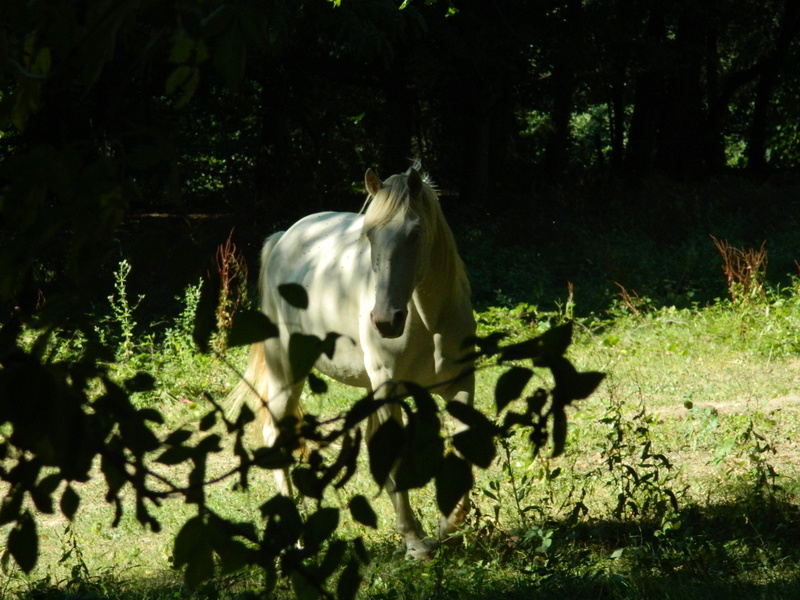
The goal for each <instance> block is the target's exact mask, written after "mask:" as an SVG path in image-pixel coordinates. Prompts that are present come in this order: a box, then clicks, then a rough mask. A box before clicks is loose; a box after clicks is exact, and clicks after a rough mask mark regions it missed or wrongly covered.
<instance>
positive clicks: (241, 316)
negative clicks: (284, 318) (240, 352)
mask: <svg viewBox="0 0 800 600" xmlns="http://www.w3.org/2000/svg"><path fill="white" fill-rule="evenodd" d="M274 337H278V327H277V326H276V325H275V324H274V323H273V322H272V321H270V319H269V317H268V316H267V315H265V314H264V313H262V312H261V311H258V310H240V311H237V312H236V313H234V315H233V321H232V322H231V328H230V331H229V332H228V340H227V345H228V347H229V348H233V347H235V346H249V345H251V344H256V343H258V342H263V341H264V340H266V339H269V338H274Z"/></svg>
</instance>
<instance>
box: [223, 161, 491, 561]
mask: <svg viewBox="0 0 800 600" xmlns="http://www.w3.org/2000/svg"><path fill="white" fill-rule="evenodd" d="M365 182H366V188H367V192H368V197H367V202H366V203H365V205H364V208H363V209H362V211H361V213H359V214H355V213H347V212H323V213H318V214H314V215H310V216H308V217H305V218H303V219H301V220H300V221H298V222H297V223H295V224H294V225H293V226H292V227H290V228H289V229H288V230H287V231H285V232H280V233H276V234H274V235H272V236H270V237H269V238H268V239H267V241H266V243H265V244H264V248H263V250H262V253H261V270H260V276H259V290H260V293H261V310H262V311H263V312H264V314H266V315H267V316H268V317H269V318H270V320H271V321H272V322H273V323H275V324H276V325H277V326H278V329H279V332H280V335H279V336H278V337H274V338H270V339H267V340H265V341H264V342H263V343H257V344H255V345H254V346H253V347H252V348H251V351H250V359H249V364H248V367H247V370H246V372H245V375H244V380H243V381H242V382H241V383H240V385H239V386H238V389H237V390H234V392H233V393H232V396H233V397H234V401H235V402H237V403H238V402H241V400H242V399H243V398H245V399H248V402H249V403H250V404H251V405H253V406H255V407H256V408H257V409H258V410H260V411H261V413H262V420H261V422H263V423H264V426H263V429H262V433H263V436H264V442H265V443H266V444H267V445H272V444H273V443H274V442H275V440H276V438H277V435H278V431H279V430H278V428H277V426H276V424H277V423H279V422H280V421H281V420H282V419H283V418H284V417H285V416H287V415H292V414H297V411H298V408H299V407H298V403H299V399H300V394H301V391H302V389H303V385H304V384H305V377H301V378H300V379H298V377H296V376H295V375H294V374H293V373H292V372H291V371H292V368H291V364H290V361H289V348H288V346H289V338H290V336H291V335H292V334H294V333H303V334H313V335H315V336H318V337H319V338H323V339H324V338H325V337H326V336H327V334H329V333H331V332H335V333H337V334H340V337H339V338H338V339H337V341H336V345H335V349H334V352H333V356H332V358H331V357H328V356H327V355H325V354H323V355H322V356H321V357H320V359H319V360H318V361H317V363H316V364H315V368H316V369H317V370H319V371H320V372H322V373H324V374H326V375H328V376H330V377H332V378H333V379H336V380H338V381H340V382H342V383H345V384H347V385H351V386H356V387H362V388H366V389H367V390H369V391H370V392H373V393H374V395H375V398H376V399H381V398H386V397H387V396H388V395H389V394H390V393H392V394H396V393H397V386H395V385H391V384H399V383H401V382H403V381H410V382H414V383H416V384H418V385H421V386H424V387H427V388H429V389H431V390H432V391H434V392H435V393H437V394H439V395H440V396H442V397H443V398H444V399H445V400H458V401H461V402H464V403H467V404H470V405H471V404H472V400H473V393H474V387H475V381H474V376H473V373H472V365H471V364H469V363H465V362H464V361H463V360H462V358H463V357H464V356H465V354H467V353H468V352H470V351H471V350H472V348H470V347H466V348H465V346H464V345H463V343H464V341H465V340H467V339H469V338H470V337H472V336H474V334H475V321H474V317H473V312H472V305H471V302H470V288H469V282H468V280H467V275H466V271H465V268H464V264H463V262H462V261H461V258H460V257H459V256H458V254H457V251H456V245H455V242H454V239H453V234H452V232H451V231H450V228H449V227H448V225H447V223H446V222H445V220H444V215H443V214H442V210H441V208H440V206H439V201H438V198H437V196H436V193H435V191H434V189H433V188H432V187H431V185H430V184H429V183H428V182H427V180H426V179H425V178H424V177H423V176H421V175H420V173H419V171H418V170H417V166H414V167H412V168H410V169H409V170H408V171H407V172H406V173H403V174H398V175H393V176H391V177H389V178H388V179H387V180H386V181H383V182H382V181H381V180H380V179H379V178H378V176H377V175H376V174H375V172H374V171H372V170H371V169H370V170H368V171H367V173H366V176H365ZM286 283H293V284H299V285H302V286H303V287H304V288H305V290H306V292H307V294H308V306H307V308H305V309H299V308H296V307H294V306H292V305H291V304H290V303H288V302H287V301H286V299H285V298H283V297H282V296H281V294H279V293H278V286H279V285H281V284H286ZM256 394H258V396H257V395H256ZM389 418H395V419H397V420H398V421H401V422H402V411H401V409H400V407H399V406H398V405H397V404H396V403H390V404H389V405H388V406H385V407H384V408H382V409H381V410H379V411H377V412H376V413H374V414H373V415H372V416H370V417H369V420H368V422H367V431H366V436H367V440H369V439H370V437H371V435H372V434H374V432H375V431H376V430H377V428H378V427H379V426H380V424H381V423H383V422H384V421H386V420H387V419H389ZM458 426H459V427H463V424H458ZM276 478H277V480H278V485H279V488H280V490H281V492H282V493H284V494H286V495H291V493H292V490H291V484H290V481H289V479H288V478H287V476H286V473H285V472H282V471H276ZM386 488H387V491H388V492H389V495H390V497H391V500H392V503H393V505H394V508H395V511H396V515H397V529H398V531H399V532H400V534H401V535H402V536H403V539H404V541H405V544H406V556H407V557H415V558H426V557H427V556H428V555H429V553H430V551H431V550H432V549H434V548H435V547H436V546H437V545H438V542H436V541H435V540H431V539H426V538H425V535H424V533H423V531H422V529H421V527H420V525H419V523H418V521H417V519H416V518H415V517H414V514H413V512H412V509H411V505H410V504H409V499H408V492H407V491H397V490H396V488H395V485H394V481H393V476H391V475H390V478H389V481H387V482H386ZM467 510H468V497H467V496H465V497H464V498H463V499H462V501H461V502H460V503H459V505H458V506H457V507H456V509H455V510H454V511H453V513H452V514H451V515H449V516H445V517H442V519H441V521H440V522H439V525H438V527H437V537H438V538H439V539H440V540H444V539H447V538H448V537H449V536H450V535H451V534H452V533H453V531H454V530H455V528H456V526H457V524H458V522H460V521H461V520H462V519H463V517H464V515H465V513H466V511H467Z"/></svg>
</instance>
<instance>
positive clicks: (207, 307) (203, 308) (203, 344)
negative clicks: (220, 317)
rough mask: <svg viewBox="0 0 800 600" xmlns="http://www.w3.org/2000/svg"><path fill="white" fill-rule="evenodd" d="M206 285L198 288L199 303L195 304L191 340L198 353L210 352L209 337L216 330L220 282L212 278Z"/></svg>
mask: <svg viewBox="0 0 800 600" xmlns="http://www.w3.org/2000/svg"><path fill="white" fill-rule="evenodd" d="M207 283H208V285H203V287H202V288H200V301H199V302H198V304H197V311H196V313H195V319H194V327H193V328H192V339H193V340H194V343H195V344H197V347H198V349H199V350H200V352H203V353H208V352H209V351H210V346H209V342H210V340H211V336H212V335H214V332H215V331H216V330H217V303H218V302H219V291H220V281H219V277H214V278H212V279H211V281H210V282H207Z"/></svg>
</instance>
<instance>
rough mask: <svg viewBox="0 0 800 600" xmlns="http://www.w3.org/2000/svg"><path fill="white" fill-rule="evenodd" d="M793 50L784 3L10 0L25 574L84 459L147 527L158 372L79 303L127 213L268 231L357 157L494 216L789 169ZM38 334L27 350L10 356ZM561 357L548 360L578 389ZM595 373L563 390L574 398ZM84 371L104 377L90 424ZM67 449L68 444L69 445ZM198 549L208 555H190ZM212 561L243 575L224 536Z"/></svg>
mask: <svg viewBox="0 0 800 600" xmlns="http://www.w3.org/2000/svg"><path fill="white" fill-rule="evenodd" d="M799 37H800V4H799V3H797V2H796V0H768V1H766V2H764V1H759V2H756V1H755V0H736V1H734V0H678V1H676V2H669V3H664V2H652V1H648V0H537V1H533V2H531V1H526V0H510V1H507V2H471V3H468V2H458V1H453V2H444V1H440V2H424V3H423V2H410V1H405V2H402V4H400V3H399V2H396V1H394V2H393V1H391V0H342V1H340V2H328V1H325V0H307V1H304V2H291V1H288V0H267V1H263V0H186V1H182V2H172V1H168V0H119V1H110V0H81V1H78V0H60V1H58V2H55V1H47V0H37V1H33V2H31V1H28V0H4V2H3V3H2V4H0V309H2V310H3V323H4V324H3V326H2V329H1V330H0V365H2V368H0V426H2V427H4V426H6V424H10V425H9V426H10V427H11V428H12V429H11V430H12V434H10V435H9V436H8V437H3V438H2V440H1V441H0V459H6V458H9V459H13V460H9V463H11V462H13V466H9V467H6V466H0V475H1V476H2V479H3V480H4V481H6V482H8V483H9V484H10V485H11V492H10V493H9V494H8V495H7V496H6V498H5V499H4V501H3V504H2V507H1V508H0V524H4V523H10V522H15V523H16V524H15V526H14V529H13V531H12V537H11V539H10V541H9V545H10V546H11V547H12V549H13V553H14V557H15V559H16V560H17V561H18V563H19V564H20V565H21V566H22V567H23V568H30V566H31V565H32V564H33V562H35V553H36V547H35V544H34V545H31V544H30V543H29V542H30V541H31V540H35V525H34V523H33V521H34V518H33V516H32V513H30V512H29V511H28V510H27V509H25V510H23V509H22V506H23V504H22V503H23V498H24V497H25V496H26V494H27V495H29V496H30V497H31V498H32V500H33V502H34V504H35V505H36V507H37V508H38V509H39V510H42V511H45V512H47V511H48V510H50V511H52V510H53V503H52V497H51V496H52V494H53V492H54V490H56V488H57V487H58V486H59V485H60V484H61V483H62V482H66V485H65V487H63V488H60V489H61V492H60V494H61V495H60V499H59V502H60V509H61V510H62V512H63V513H64V514H65V515H66V516H68V517H71V516H72V515H73V514H74V513H75V510H76V509H77V505H78V500H77V494H76V492H75V490H74V489H73V487H72V483H73V482H79V481H81V480H83V479H85V478H86V477H87V476H88V471H89V468H90V466H91V463H92V460H93V459H94V457H95V456H98V455H100V456H101V457H102V464H101V469H102V471H103V474H104V476H105V477H106V480H107V482H108V486H109V501H110V502H112V503H114V502H115V501H117V502H118V500H117V493H118V492H119V489H120V487H121V486H122V485H123V484H125V483H129V484H130V485H131V486H133V487H134V488H135V489H136V490H137V493H139V496H138V497H137V506H136V509H137V515H138V516H139V517H140V520H141V521H142V522H143V523H146V524H149V525H150V526H151V527H153V528H157V527H158V523H157V522H155V521H154V520H153V519H152V518H151V517H150V515H149V513H148V511H147V503H146V502H145V500H148V501H157V500H158V498H157V497H155V496H153V494H152V492H151V490H149V488H148V487H147V484H146V479H147V469H146V467H145V466H144V464H143V463H142V461H141V458H140V457H141V456H143V455H144V454H146V453H148V452H154V451H156V450H157V449H159V448H160V446H159V440H157V439H156V438H155V437H154V436H153V434H152V432H151V431H150V430H149V429H148V423H152V422H155V421H158V419H159V416H158V414H157V413H154V412H151V411H142V410H137V409H135V408H134V407H133V406H132V405H131V403H130V402H129V399H128V395H129V393H131V392H133V391H136V390H139V389H146V388H148V387H149V386H152V385H153V382H152V379H151V378H149V377H148V376H147V375H145V374H140V375H138V376H136V377H133V378H131V379H129V380H126V381H124V382H116V381H114V380H113V378H111V377H110V376H109V374H108V372H107V370H106V369H105V368H104V366H103V365H104V364H105V361H106V360H107V359H108V351H107V348H105V346H104V344H103V343H102V340H99V339H97V336H96V333H95V332H94V330H93V328H92V327H91V323H90V322H89V317H88V316H87V309H86V308H87V306H89V305H90V304H91V302H92V299H93V298H95V297H96V296H97V293H98V289H97V286H98V283H97V282H98V278H97V273H98V272H99V271H100V270H101V269H102V266H103V264H104V261H105V257H106V256H107V252H108V250H109V248H111V247H112V245H113V240H114V239H115V236H116V235H117V232H118V228H119V226H120V224H121V223H122V222H123V220H124V219H125V217H126V215H130V214H131V213H135V212H154V211H161V210H169V211H174V210H182V211H204V212H213V211H223V212H237V213H239V214H244V215H248V216H251V215H255V214H258V215H260V217H259V218H260V219H262V222H265V223H278V222H281V221H285V220H289V219H292V218H294V217H297V216H298V215H299V214H302V213H306V212H309V211H311V210H315V209H318V208H322V207H323V204H322V200H321V199H322V198H323V197H324V198H326V200H325V204H324V207H325V208H333V209H336V208H341V207H342V206H344V205H345V203H346V202H350V200H351V199H350V195H351V192H352V190H351V187H352V183H351V182H352V181H354V180H355V179H356V178H358V177H360V173H363V170H364V167H365V166H369V165H380V166H381V167H382V168H383V169H385V170H386V171H391V172H394V171H397V170H401V169H403V168H405V166H406V164H407V162H408V159H409V158H411V157H414V156H416V157H419V158H421V159H422V160H423V161H424V163H425V164H426V166H427V168H428V169H430V170H431V171H432V172H433V173H435V175H436V179H437V181H438V183H439V185H440V187H441V188H442V189H443V190H444V191H445V192H446V193H447V194H451V195H455V194H457V195H458V196H459V198H460V199H461V201H462V202H463V203H464V204H467V205H470V206H472V207H475V208H477V209H480V210H481V211H498V212H499V211H504V210H516V209H519V208H520V207H523V206H528V204H529V203H530V196H532V194H533V192H532V190H533V187H534V186H549V185H558V184H559V183H561V182H564V181H566V180H568V179H569V178H572V177H574V176H575V175H576V174H580V175H582V176H583V175H585V174H588V175H590V176H592V177H597V178H611V177H613V178H620V179H636V178H639V177H644V176H647V175H648V174H651V173H654V172H657V173H661V174H664V175H666V176H668V177H672V178H677V179H703V178H708V177H711V176H714V175H717V174H719V173H721V172H723V171H725V170H742V171H749V172H753V173H757V174H764V173H765V172H769V171H774V170H778V169H783V170H790V169H796V168H797V167H798V163H800V152H799V151H798V149H799V148H800V143H798V142H799V141H800V139H798V138H799V137H800V131H799V130H798V126H797V123H798V122H800V118H798V117H800V115H798V111H800V107H798V103H797V102H796V98H797V97H798V95H800V89H799V88H800V78H799V77H798V75H797V74H798V73H799V72H800V70H798V61H799V59H800V46H799V45H798V38H799ZM514 190H516V191H514ZM598 201H602V199H601V200H598ZM598 208H602V207H598ZM53 282H57V285H53ZM43 290H45V291H46V293H45V295H46V302H42V295H43V293H44V292H43ZM32 323H33V324H35V325H36V327H37V328H38V331H39V334H38V335H39V337H37V338H36V339H35V340H34V341H33V342H32V343H29V342H25V343H23V340H22V339H21V332H22V329H23V327H24V326H26V325H29V324H32ZM59 328H69V329H73V330H78V331H81V332H82V333H83V334H84V335H85V336H86V339H87V344H86V348H85V352H84V355H83V356H82V358H81V359H80V360H77V361H74V362H69V363H62V362H59V361H58V360H57V357H53V356H51V355H50V354H48V346H47V343H48V339H49V336H50V335H52V333H53V332H54V331H55V330H57V329H59ZM537 343H538V342H537ZM567 343H568V340H567ZM537 348H538V347H537V346H536V344H533V345H528V346H524V347H523V349H524V352H523V353H522V354H519V356H518V357H519V358H531V357H532V356H534V354H535V351H538V350H537ZM565 348H566V346H565V345H564V344H563V343H560V344H559V352H558V353H557V356H555V358H554V359H553V360H554V361H555V362H551V363H549V364H547V365H545V366H548V367H549V368H551V369H552V368H553V365H555V366H556V369H557V370H558V369H560V371H559V373H560V374H557V375H556V377H557V378H558V377H562V382H563V381H568V382H569V381H571V377H572V376H573V375H577V374H576V373H575V372H574V369H573V368H572V367H571V365H569V363H566V364H565V360H564V361H562V354H563V351H564V350H565ZM486 352H487V353H489V354H492V353H495V354H496V353H497V352H500V351H499V350H497V349H496V348H490V349H488V350H486ZM532 353H534V354H532ZM512 354H513V353H512ZM515 356H516V355H515ZM567 365H568V366H567ZM563 377H566V379H563ZM599 377H600V376H599V375H595V374H591V376H590V381H588V382H586V381H584V382H583V383H582V384H581V385H582V386H583V387H580V385H579V386H578V387H579V388H580V389H578V390H577V391H576V390H574V389H571V390H570V393H569V394H568V397H567V398H566V400H563V399H562V400H560V401H561V402H562V403H568V402H569V401H570V400H572V399H575V398H580V397H584V396H585V395H586V394H588V392H591V390H592V389H594V386H595V385H596V384H597V383H598V382H599ZM90 381H91V382H99V383H100V384H101V386H102V389H103V391H102V393H101V394H100V397H99V398H95V399H93V400H92V408H91V410H89V409H88V408H87V406H88V402H89V399H88V395H87V387H88V384H89V382H90ZM509 381H510V380H506V382H505V384H504V385H509ZM577 381H579V382H580V379H578V380H577ZM511 383H513V382H511ZM570 385H572V384H571V383H570ZM576 385H577V384H576ZM512 387H513V386H512ZM567 387H569V386H567ZM589 388H591V389H589ZM31 390H33V391H31ZM563 390H564V386H562V392H563ZM23 397H24V398H26V399H27V401H26V402H25V403H24V404H22V403H20V400H19V399H20V398H23ZM502 398H503V402H505V401H506V400H508V397H506V396H502ZM533 400H534V401H533V404H532V405H529V409H528V411H527V413H525V415H524V417H525V419H527V421H526V423H527V424H528V425H535V424H536V423H537V422H536V419H535V417H537V418H538V417H542V416H543V415H545V417H546V416H547V415H550V416H553V415H555V417H557V422H556V424H555V425H554V427H555V428H556V430H557V431H558V432H559V433H558V434H557V437H556V442H557V444H560V446H561V447H563V436H565V435H566V429H565V427H566V425H565V423H566V421H565V419H564V418H563V410H560V409H559V410H560V412H559V410H556V411H555V412H554V413H552V414H551V413H547V412H544V413H543V412H542V411H543V404H542V402H543V400H542V397H539V398H535V399H533ZM532 406H533V407H532ZM534 408H535V410H534ZM561 408H563V406H562V407H561ZM498 410H499V407H498ZM209 414H210V415H212V416H211V417H209V421H208V422H209V424H210V423H211V422H213V421H214V420H215V419H216V418H217V417H216V416H214V415H216V414H217V412H215V411H212V412H211V413H209ZM518 416H519V415H518ZM519 418H522V417H519ZM545 421H546V418H545ZM543 427H544V426H540V427H539V429H536V430H534V433H535V434H536V435H538V436H539V437H538V438H537V440H538V441H541V438H542V431H544V429H543ZM562 432H563V435H562ZM4 435H5V434H4ZM181 435H182V434H177V435H176V437H174V438H173V437H171V438H170V443H171V444H172V446H173V447H175V448H178V449H180V453H182V454H180V456H181V457H182V460H187V461H193V463H194V465H195V468H196V472H197V473H198V475H197V477H198V478H200V479H201V480H202V475H203V465H204V463H203V459H202V453H201V450H208V449H214V448H215V447H216V446H215V444H216V440H215V439H213V438H212V437H211V436H208V437H207V438H206V440H208V441H207V442H205V444H206V445H205V446H202V447H201V446H200V445H198V446H196V447H191V448H187V447H186V446H185V445H184V442H185V439H184V438H181ZM342 435H345V433H344V432H343V433H342ZM67 437H68V438H69V440H74V439H77V440H80V443H79V444H78V445H77V447H76V446H74V445H73V446H70V447H71V448H72V450H71V451H70V452H62V451H60V449H61V448H63V447H65V446H68V445H69V444H68V443H67V441H66V440H67ZM545 437H546V436H545ZM559 440H560V441H559ZM244 456H245V454H244V453H242V457H244ZM162 458H163V457H162ZM273 459H274V457H271V456H267V457H266V458H265V457H263V456H262V457H260V459H259V457H256V460H262V462H266V463H269V461H270V460H273ZM248 460H249V459H248ZM246 462H247V461H245V459H244V458H243V459H242V464H243V468H245V469H246V468H247V465H249V463H247V465H246V464H245V463H246ZM5 464H6V463H3V465H5ZM270 464H272V463H270ZM45 468H54V469H57V472H56V473H55V474H54V475H47V476H42V473H43V472H44V471H43V469H45ZM192 493H196V494H199V495H195V496H194V497H193V498H194V501H195V502H196V503H197V504H198V506H199V507H202V494H201V493H200V492H192ZM356 506H358V504H357V505H356ZM117 507H118V510H121V509H119V504H117ZM270 511H272V512H270ZM364 513H366V511H362V513H361V514H362V516H363V515H364ZM281 515H283V516H286V515H289V517H291V518H293V517H294V513H293V512H292V509H290V508H287V507H286V506H284V505H282V504H280V501H276V503H275V505H273V506H270V507H267V508H266V509H265V517H267V518H269V519H273V518H274V519H277V520H280V518H281ZM367 517H368V514H367ZM365 518H366V517H365ZM197 519H198V520H196V521H192V522H191V524H189V525H188V529H185V530H184V536H183V537H182V538H180V540H179V548H180V549H181V552H184V554H181V556H180V557H179V560H183V561H184V562H186V563H191V564H194V568H195V569H200V570H202V567H203V566H204V563H203V562H202V560H206V559H208V557H209V556H211V549H210V546H208V545H207V543H210V542H209V541H208V540H209V539H210V537H211V534H210V533H209V532H211V531H212V530H213V529H214V528H215V527H223V528H224V527H225V526H227V525H225V524H221V523H220V522H218V521H217V520H215V519H216V517H213V516H210V515H209V514H199V515H198V517H197ZM367 520H368V519H367ZM271 522H272V521H271ZM329 525H330V515H328V514H327V513H325V514H323V515H322V516H320V517H318V519H317V525H316V526H318V527H320V528H321V530H325V529H326V528H328V527H329ZM305 526H306V527H307V528H308V527H311V525H308V524H306V525H305ZM298 527H299V526H298ZM247 532H249V530H247ZM306 533H307V531H306ZM295 534H296V535H299V529H298V531H295V532H294V533H293V534H292V535H295ZM322 537H323V538H324V537H325V536H322ZM207 538H208V539H207ZM197 539H200V540H201V541H202V542H203V544H206V545H205V546H204V545H202V544H201V546H202V548H203V549H204V550H203V551H204V552H205V551H206V550H207V552H205V553H204V554H202V556H201V557H200V559H202V560H201V562H200V563H192V560H193V559H192V558H191V556H188V554H187V553H190V550H191V549H192V548H193V545H192V543H191V542H192V540H197ZM187 540H188V541H187ZM248 541H253V540H252V539H250V538H248ZM293 541H294V540H290V542H289V543H288V544H287V547H291V546H293ZM214 550H215V551H217V552H222V553H226V552H227V553H228V554H227V556H229V557H231V558H230V560H231V564H232V565H238V564H240V563H241V561H242V553H241V552H240V551H241V547H240V544H238V545H237V544H233V545H232V546H230V547H225V548H222V549H221V550H220V548H214ZM280 550H281V549H280V548H278V549H275V553H277V552H279V551H280ZM340 550H341V549H340ZM337 551H339V550H337ZM184 559H185V560H184ZM198 564H199V566H198ZM195 572H196V571H195Z"/></svg>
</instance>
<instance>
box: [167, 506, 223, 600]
mask: <svg viewBox="0 0 800 600" xmlns="http://www.w3.org/2000/svg"><path fill="white" fill-rule="evenodd" d="M173 556H174V562H175V567H177V568H180V567H182V566H183V565H186V572H185V573H184V576H183V577H184V581H185V583H186V586H187V587H188V588H189V589H196V588H197V587H198V586H199V585H200V584H201V583H202V582H203V581H205V580H206V579H208V578H210V577H213V576H214V553H213V550H212V548H211V544H210V542H209V539H208V535H207V532H206V525H205V523H203V520H202V519H201V518H200V517H192V518H191V519H189V520H188V521H186V523H184V525H183V527H182V528H181V530H180V531H179V532H178V535H177V536H176V537H175V545H174V550H173Z"/></svg>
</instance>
